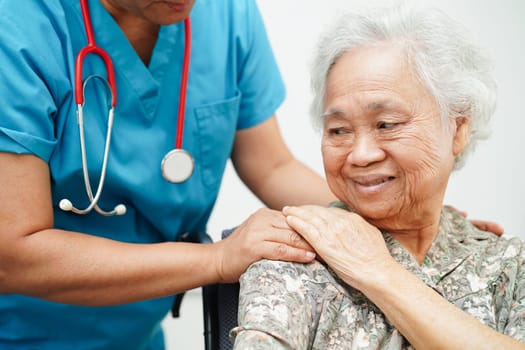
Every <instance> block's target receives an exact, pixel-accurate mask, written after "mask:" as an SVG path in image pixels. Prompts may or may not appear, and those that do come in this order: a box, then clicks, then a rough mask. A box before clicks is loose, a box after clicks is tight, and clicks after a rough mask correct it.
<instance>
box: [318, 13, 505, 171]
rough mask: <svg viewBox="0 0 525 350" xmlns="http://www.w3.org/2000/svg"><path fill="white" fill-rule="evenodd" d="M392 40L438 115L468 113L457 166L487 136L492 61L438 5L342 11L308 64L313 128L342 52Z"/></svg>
mask: <svg viewBox="0 0 525 350" xmlns="http://www.w3.org/2000/svg"><path fill="white" fill-rule="evenodd" d="M384 43H392V44H393V45H400V46H401V47H403V48H404V49H405V52H406V54H407V59H408V62H410V64H413V65H414V71H415V72H416V75H417V77H418V79H420V81H421V82H422V84H423V85H424V86H425V87H426V88H428V90H429V91H430V93H431V94H432V95H433V96H434V98H435V99H436V102H437V104H438V106H439V108H440V112H441V116H442V118H443V119H445V118H448V117H454V118H459V117H470V119H471V121H470V139H469V142H468V144H467V146H466V147H465V150H464V151H463V153H462V154H461V155H460V156H459V157H457V158H456V163H455V167H454V168H455V169H459V168H460V167H461V166H462V165H463V164H464V160H465V157H466V156H467V155H468V154H470V153H471V152H472V151H473V150H474V148H475V146H476V144H477V142H478V141H479V140H481V139H485V138H487V137H488V135H489V121H490V118H491V116H492V114H493V113H494V110H495V107H496V84H495V81H494V79H493V78H492V75H491V70H492V65H491V63H490V62H489V60H488V59H487V58H486V56H485V54H484V53H483V52H482V51H481V49H480V48H478V47H476V46H475V45H473V44H472V43H473V40H471V39H470V37H469V36H468V31H467V30H466V29H465V28H464V27H463V26H462V25H460V24H459V23H458V22H456V21H454V20H452V19H451V18H450V17H448V16H447V15H446V14H444V13H443V12H442V11H440V10H438V9H433V8H421V7H416V6H415V4H412V6H411V5H408V4H407V3H404V4H403V5H400V6H396V7H392V8H388V9H383V10H376V11H374V12H370V13H368V14H343V15H341V16H340V18H339V19H338V20H337V21H336V22H335V23H334V25H333V26H332V27H331V28H329V29H328V30H327V31H326V32H325V33H323V34H322V35H321V37H320V39H319V42H318V45H317V48H316V51H315V56H314V60H313V65H312V68H311V87H312V90H313V101H312V105H311V110H310V112H311V116H312V121H313V123H314V126H316V128H317V129H320V127H321V125H322V117H321V116H322V114H323V101H324V95H325V89H326V87H325V83H326V78H327V75H328V73H329V71H330V69H331V67H332V66H333V65H334V64H335V62H336V61H337V59H338V58H339V57H341V55H343V54H344V53H345V52H346V51H348V50H350V49H352V48H355V47H360V46H369V45H375V44H384Z"/></svg>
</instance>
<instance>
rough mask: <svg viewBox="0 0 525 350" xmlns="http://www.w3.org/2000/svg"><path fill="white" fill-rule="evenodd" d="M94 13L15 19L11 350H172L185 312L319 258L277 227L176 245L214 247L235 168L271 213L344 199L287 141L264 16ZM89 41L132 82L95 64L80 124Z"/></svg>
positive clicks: (7, 147)
mask: <svg viewBox="0 0 525 350" xmlns="http://www.w3.org/2000/svg"><path fill="white" fill-rule="evenodd" d="M80 3H81V1H79V0H46V1H19V0H3V1H1V2H0V13H2V16H0V27H1V28H2V30H1V31H0V97H1V101H2V102H1V109H0V203H2V204H1V205H0V242H1V244H0V293H2V295H0V348H2V349H11V348H13V349H25V348H38V349H60V348H74V349H162V348H163V347H164V340H163V334H162V330H161V321H162V319H163V318H164V316H165V315H166V313H167V312H168V310H169V308H170V306H171V304H172V302H173V297H172V295H173V294H175V293H178V292H181V291H185V290H188V289H191V288H195V287H198V286H201V285H205V284H209V283H216V282H229V281H235V280H237V279H238V277H239V275H240V274H241V273H242V272H243V271H244V270H245V269H246V267H247V266H248V265H250V264H251V263H252V262H254V261H256V260H258V259H260V258H263V257H264V258H269V259H283V260H290V261H298V262H308V261H311V260H312V259H313V258H314V254H313V253H311V251H310V247H309V246H308V245H307V244H306V243H304V241H302V240H301V239H300V238H298V236H297V235H296V234H294V233H293V232H292V231H291V230H290V229H289V228H288V226H287V225H286V224H285V221H284V219H283V217H282V216H281V214H280V213H279V212H276V211H271V210H269V209H267V210H260V211H259V212H257V213H255V214H254V215H252V216H251V217H250V218H249V219H248V220H246V222H244V223H243V224H241V225H240V226H239V228H238V229H237V230H236V231H235V232H234V233H233V234H232V236H231V237H230V238H228V239H226V240H224V241H221V242H218V243H214V244H210V245H196V244H185V243H174V241H176V240H177V239H178V237H179V236H180V235H181V234H182V233H184V232H188V231H197V230H206V222H207V220H208V217H209V215H210V212H211V210H212V208H213V205H214V202H215V200H216V198H217V193H218V190H219V185H220V182H221V178H222V175H223V171H224V167H225V164H226V161H227V160H228V159H229V158H231V160H232V162H233V164H234V166H235V169H236V170H237V172H238V174H239V176H240V178H241V179H242V181H243V182H244V183H245V184H246V185H247V186H248V187H249V189H250V190H251V191H253V192H254V193H255V194H256V195H257V196H258V197H259V198H260V199H261V200H262V201H263V202H264V203H265V204H266V205H268V207H270V208H275V209H280V208H282V207H283V206H284V205H296V204H305V203H313V204H321V205H324V204H327V203H328V202H330V201H331V200H332V199H333V197H332V195H331V194H330V192H329V190H328V189H327V186H326V185H325V183H324V181H323V180H322V179H321V178H320V177H319V176H318V175H316V174H315V173H314V172H312V171H310V170H309V169H307V168H306V167H305V166H304V165H303V164H301V163H300V162H298V161H297V160H296V159H294V158H293V156H292V155H291V154H290V152H289V150H288V149H287V148H286V146H285V144H284V142H283V140H282V139H281V136H280V134H279V130H278V127H277V123H276V119H275V116H274V113H275V111H276V109H277V108H278V106H279V105H280V103H281V102H282V101H283V99H284V87H283V82H282V80H281V76H280V74H279V71H278V69H277V66H276V63H275V60H274V57H273V55H272V51H271V48H270V45H269V42H268V38H267V37H266V33H265V29H264V26H263V22H262V19H261V16H260V14H259V12H258V9H257V7H256V4H255V0H244V1H234V0H198V1H197V2H195V1H194V0H169V1H157V0H89V1H87V3H86V4H87V5H88V6H87V10H88V11H87V12H88V13H89V15H90V16H89V17H90V21H89V23H88V24H87V25H86V23H85V22H84V21H83V11H82V8H81V4H80ZM190 11H191V16H189V14H190ZM188 16H189V17H190V19H191V42H189V44H191V59H190V64H189V71H187V72H186V73H188V80H187V86H186V87H185V88H184V84H183V83H182V81H183V80H184V79H183V78H182V76H183V75H184V74H183V73H184V69H183V66H184V64H183V63H184V62H185V61H184V52H185V47H186V44H188V42H186V40H185V35H186V33H187V30H184V28H185V25H184V23H183V21H184V19H185V18H187V17H188ZM84 17H85V13H84ZM89 26H91V27H92V30H93V33H94V38H93V39H94V41H95V42H96V45H98V46H99V47H101V48H102V49H103V50H104V51H105V52H107V54H108V57H109V58H110V61H111V63H112V65H113V66H114V79H112V78H111V77H109V76H107V74H108V73H107V70H106V68H107V67H106V65H105V64H104V61H103V60H102V59H101V58H100V57H99V56H98V55H96V54H89V55H87V56H86V57H85V59H84V61H83V64H82V66H81V67H82V75H81V78H82V80H83V82H84V84H83V88H82V98H81V99H83V101H82V104H81V105H80V106H78V105H77V104H78V98H79V97H78V94H77V96H75V93H74V91H75V83H76V80H75V68H76V66H78V65H77V64H76V56H77V55H78V53H79V51H80V50H81V49H82V48H83V47H85V46H86V45H87V43H88V36H89V35H88V33H89V28H88V27H89ZM109 74H110V75H111V73H109ZM93 75H94V76H101V77H102V78H100V77H97V78H94V79H91V78H88V77H90V76H93ZM107 80H109V81H110V82H111V81H112V80H114V83H115V84H111V86H109V87H108V85H107V84H106V81H107ZM113 86H114V87H115V92H116V95H112V94H111V91H112V87H113ZM181 86H182V88H181ZM186 92H187V93H186ZM185 93H186V98H185V99H184V98H181V96H183V95H184V94H185ZM113 100H115V101H114V102H116V103H114V105H115V106H114V109H112V108H111V105H112V101H113ZM181 103H182V104H184V105H183V106H182V107H183V108H182V110H183V112H185V113H182V115H181V114H178V113H177V111H178V110H179V109H181V107H180V104H181ZM79 107H80V109H81V110H82V113H81V114H82V118H80V117H79V113H78V110H79ZM108 110H109V111H110V112H109V113H108ZM113 113H114V115H113V116H112V114H113ZM109 119H113V125H112V126H111V125H108V120H109ZM79 124H80V125H79ZM109 124H110V123H109ZM79 127H80V130H79ZM181 130H182V131H181ZM79 131H82V132H79ZM81 134H82V137H81ZM108 135H110V136H111V139H110V142H107V140H108ZM177 135H178V136H177ZM81 138H82V139H83V140H82V142H81ZM81 143H82V144H83V146H82V147H81ZM174 148H175V149H177V150H179V149H180V151H181V152H182V150H184V152H186V153H187V154H188V155H191V158H188V159H190V163H189V164H190V165H189V168H192V169H190V170H189V172H188V173H187V174H186V175H184V174H182V175H180V174H177V169H178V166H177V164H179V163H177V162H175V167H174V168H175V170H174V171H175V175H174V176H175V177H176V178H177V177H178V176H179V175H180V176H181V178H180V179H179V178H177V179H176V181H174V182H175V183H173V182H172V181H171V180H173V178H171V180H170V176H166V174H165V169H164V168H161V164H162V163H163V159H165V157H166V154H169V153H170V151H172V150H173V149H174ZM106 151H107V152H106ZM176 153H178V152H176ZM103 164H104V165H103ZM187 165H188V163H185V165H182V166H181V167H183V168H184V167H185V166H187ZM163 175H164V176H163ZM165 177H167V178H168V179H166V178H165ZM179 180H180V181H179ZM99 189H100V191H99ZM305 189H307V190H305ZM99 192H100V193H99ZM97 193H99V194H98V195H97ZM285 200H286V202H285ZM73 208H75V210H73ZM101 213H102V214H108V216H106V215H101ZM113 214H118V215H113ZM248 233H249V234H248Z"/></svg>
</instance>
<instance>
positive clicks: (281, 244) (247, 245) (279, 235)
mask: <svg viewBox="0 0 525 350" xmlns="http://www.w3.org/2000/svg"><path fill="white" fill-rule="evenodd" d="M216 246H217V248H219V249H217V250H216V252H217V255H216V259H217V260H216V266H217V273H218V275H219V277H220V279H221V281H223V282H236V281H238V280H239V277H240V275H241V274H242V273H243V272H244V271H246V269H247V268H248V266H249V265H251V264H252V263H253V262H255V261H258V260H260V259H263V258H265V259H270V260H284V261H295V262H302V263H306V262H310V261H312V260H313V259H314V258H315V253H314V250H313V249H312V247H311V246H310V245H309V244H308V243H307V242H306V241H305V240H304V239H303V238H302V237H301V236H300V235H299V234H297V233H296V232H295V231H294V230H293V229H292V228H290V227H289V226H288V224H287V223H286V219H285V217H284V215H283V214H282V213H281V212H279V211H276V210H271V209H259V210H258V211H257V212H255V213H254V214H253V215H251V216H250V217H249V218H248V219H247V220H246V221H244V222H243V223H242V224H241V225H240V226H239V227H238V228H237V229H235V231H233V233H232V234H231V235H230V236H228V237H227V238H226V239H224V240H222V241H219V242H217V243H216Z"/></svg>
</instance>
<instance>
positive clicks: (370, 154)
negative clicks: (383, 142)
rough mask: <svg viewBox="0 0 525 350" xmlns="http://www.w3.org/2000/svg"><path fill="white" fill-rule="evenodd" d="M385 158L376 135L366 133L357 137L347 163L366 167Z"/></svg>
mask: <svg viewBox="0 0 525 350" xmlns="http://www.w3.org/2000/svg"><path fill="white" fill-rule="evenodd" d="M384 158H385V152H384V151H383V149H382V148H381V147H380V145H379V143H378V142H377V140H376V139H375V137H374V135H371V134H368V133H364V134H360V135H356V137H355V139H354V143H353V145H352V149H351V150H350V152H349V153H348V157H347V161H348V162H349V163H351V164H352V165H355V166H360V167H364V166H367V165H370V164H372V163H376V162H379V161H381V160H383V159H384Z"/></svg>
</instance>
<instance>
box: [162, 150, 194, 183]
mask: <svg viewBox="0 0 525 350" xmlns="http://www.w3.org/2000/svg"><path fill="white" fill-rule="evenodd" d="M160 168H161V171H162V176H163V177H164V178H165V179H166V180H167V181H169V182H172V183H181V182H184V181H186V180H188V179H189V178H190V176H191V174H192V173H193V168H194V162H193V158H192V156H191V155H190V154H189V153H188V152H186V151H185V150H183V149H180V148H176V149H173V150H171V151H169V152H168V153H167V154H166V155H165V156H164V158H163V159H162V163H161V165H160Z"/></svg>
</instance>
